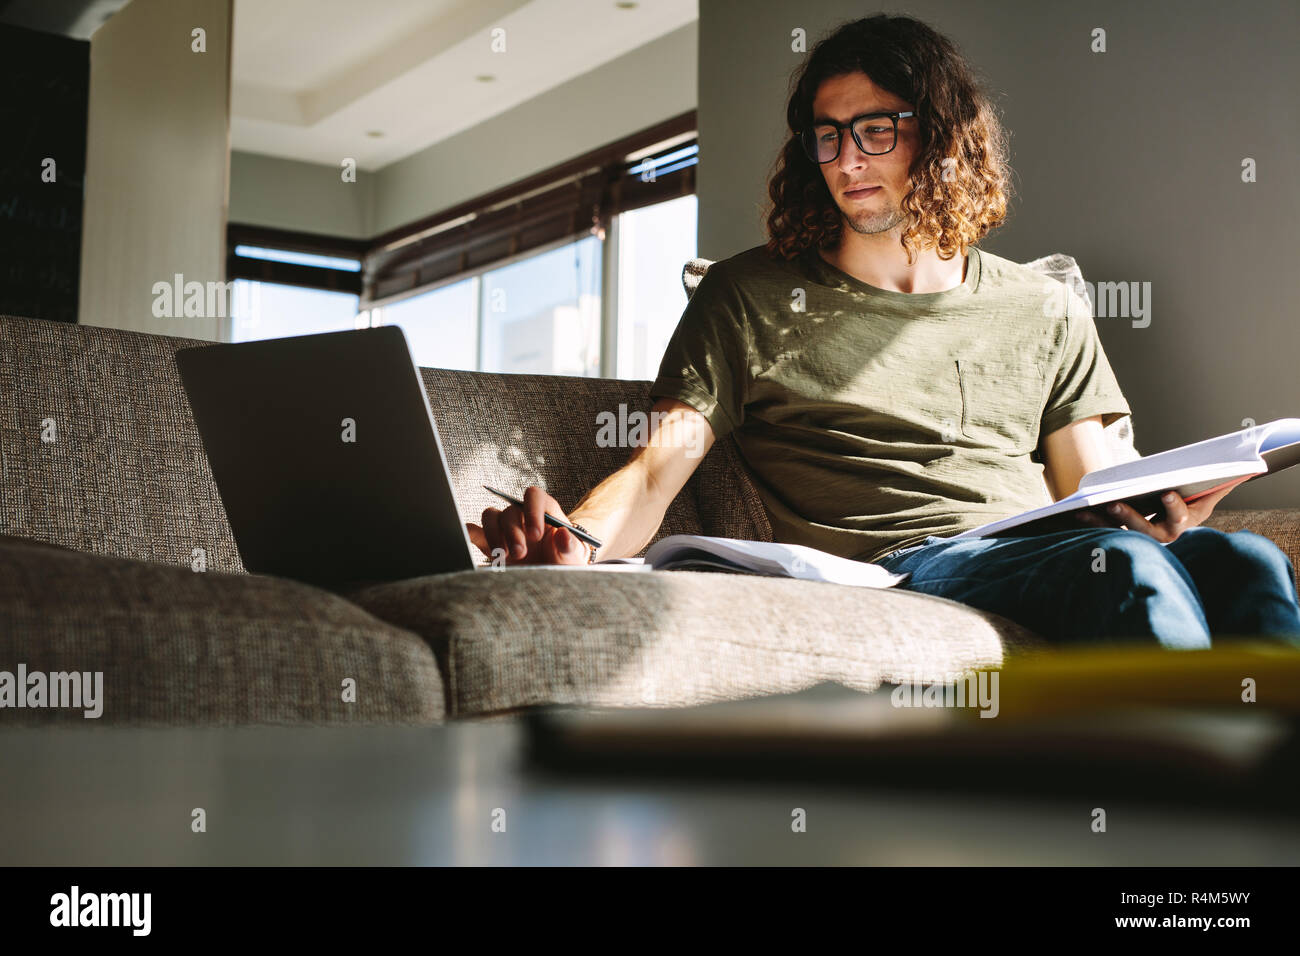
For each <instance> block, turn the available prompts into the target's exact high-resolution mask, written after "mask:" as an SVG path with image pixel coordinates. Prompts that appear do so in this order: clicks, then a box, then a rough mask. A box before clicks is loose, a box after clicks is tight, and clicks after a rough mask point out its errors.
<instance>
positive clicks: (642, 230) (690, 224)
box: [614, 196, 698, 379]
mask: <svg viewBox="0 0 1300 956" xmlns="http://www.w3.org/2000/svg"><path fill="white" fill-rule="evenodd" d="M697 208H698V204H697V201H696V198H695V197H694V196H683V197H681V198H680V199H672V200H669V201H668V202H661V203H656V204H655V205H653V206H643V207H642V208H640V209H634V210H632V211H631V212H625V213H623V214H622V215H621V216H620V217H619V228H618V357H617V360H616V362H615V364H614V374H615V376H616V377H618V378H640V379H654V378H655V377H656V376H657V375H658V374H659V360H660V359H661V358H662V357H663V354H664V348H665V347H666V346H667V345H668V339H669V338H671V337H672V334H673V330H674V329H676V328H677V322H678V320H679V319H681V317H682V311H683V310H684V309H685V308H686V290H684V289H683V288H682V267H683V266H684V265H685V264H686V261H687V260H688V259H693V258H695V255H696V252H695V226H696V210H697Z"/></svg>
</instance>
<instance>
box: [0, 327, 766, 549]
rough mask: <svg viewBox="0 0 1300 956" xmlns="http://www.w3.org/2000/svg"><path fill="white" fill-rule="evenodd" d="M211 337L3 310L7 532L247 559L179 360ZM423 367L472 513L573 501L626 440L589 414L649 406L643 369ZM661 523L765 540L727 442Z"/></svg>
mask: <svg viewBox="0 0 1300 956" xmlns="http://www.w3.org/2000/svg"><path fill="white" fill-rule="evenodd" d="M210 344H212V343H210V342H204V341H200V340H196V339H186V338H176V337H171V336H162V335H151V334H146V333H140V332H129V331H124V330H121V329H110V328H100V327H96V326H85V325H69V324H66V323H59V322H51V321H47V320H40V319H26V318H17V317H12V316H0V465H2V467H3V471H2V477H3V496H2V497H0V534H10V535H17V536H20V537H25V538H31V539H35V540H39V541H47V542H50V543H53V544H59V545H63V546H64V547H70V548H75V549H77V550H80V551H89V552H93V553H98V554H110V555H116V556H120V557H130V558H138V559H143V560H151V561H162V562H167V563H172V564H186V565H189V564H190V563H191V562H192V560H193V553H194V549H196V548H202V549H203V551H204V557H205V561H206V565H207V567H208V569H210V570H216V571H243V570H244V567H243V564H242V562H241V561H240V560H239V555H238V551H237V549H236V546H235V542H234V538H233V536H232V534H231V530H230V525H229V522H228V521H227V519H226V513H225V509H224V507H223V506H222V504H221V498H220V495H219V494H218V492H217V489H216V485H215V483H214V481H213V479H212V472H211V469H210V468H209V466H208V461H207V456H206V454H205V453H204V451H203V445H202V442H201V440H200V438H199V435H198V431H197V429H196V427H195V425H194V419H193V416H192V414H191V412H190V407H189V401H188V399H187V397H186V395H185V390H184V388H183V387H182V385H181V382H180V377H179V374H178V373H177V371H176V363H175V358H174V356H175V353H176V351H177V350H178V349H181V348H189V347H192V346H201V345H210ZM421 374H422V375H423V378H424V383H425V387H426V390H427V391H428V393H429V400H430V404H431V406H432V408H433V412H434V417H435V420H436V421H437V424H438V430H439V434H440V436H441V439H442V443H443V448H444V451H445V452H446V454H447V457H448V459H449V462H448V463H449V467H450V470H451V473H452V482H453V487H454V489H455V494H456V501H457V507H458V508H459V509H460V512H461V516H462V518H463V519H464V520H467V521H474V522H477V521H478V520H479V517H480V516H481V514H482V512H483V509H484V508H486V507H488V506H489V505H491V506H493V507H503V503H502V502H501V501H500V499H498V498H496V497H494V496H492V495H491V494H489V492H487V491H486V490H485V489H483V487H482V485H484V484H489V485H493V486H495V487H499V488H502V489H503V490H513V491H515V492H521V491H522V490H523V489H524V487H526V486H527V485H529V484H539V485H541V486H543V487H545V488H546V489H547V490H548V491H549V492H550V493H551V494H552V495H553V496H554V497H555V498H556V499H557V500H558V501H559V502H560V504H561V506H562V507H564V508H565V509H566V510H567V509H571V508H572V507H573V506H574V505H575V504H576V503H577V501H578V499H579V498H580V497H581V496H582V495H583V494H585V493H586V492H587V491H588V490H589V489H590V488H592V487H593V486H594V485H596V484H597V483H599V482H600V481H601V480H602V479H603V478H605V477H606V476H607V475H609V474H610V473H611V472H613V471H614V470H615V469H617V468H618V467H619V466H621V465H622V464H624V463H625V462H626V461H627V458H628V455H629V454H630V451H631V449H630V448H627V447H618V446H616V445H615V446H612V447H600V446H599V445H598V444H597V431H598V428H597V424H596V422H597V418H596V416H597V414H598V413H600V412H609V413H612V414H613V415H614V416H615V417H617V416H618V415H619V413H620V404H622V405H624V407H625V409H626V412H627V413H628V414H630V413H631V412H633V411H637V410H640V411H643V412H644V411H648V410H649V408H650V403H649V388H650V382H648V381H625V380H619V379H595V378H580V377H572V376H558V375H498V374H491V373H481V372H462V371H453V370H449V369H432V368H429V369H422V370H421ZM231 387H232V388H237V387H238V383H237V382H232V383H231ZM46 423H49V424H46ZM43 436H45V437H48V438H53V439H54V440H53V441H43V440H42V437H43ZM669 534H713V535H719V536H723V537H739V538H761V539H763V540H770V539H771V530H770V528H768V527H767V523H766V516H765V513H764V511H763V510H762V504H761V502H760V500H759V499H758V497H757V493H756V492H755V491H754V489H753V488H752V486H750V485H748V483H747V481H746V480H745V479H744V477H743V476H742V475H741V473H740V466H739V463H738V461H737V459H736V455H735V450H734V447H733V446H732V444H731V443H730V442H729V441H727V442H719V443H716V444H715V445H714V447H713V448H712V449H710V451H709V453H708V454H707V455H706V456H705V458H704V460H703V461H702V462H701V463H700V466H699V468H698V469H696V472H695V474H694V475H693V476H692V477H691V480H690V482H689V483H688V484H687V486H686V488H685V489H684V491H683V493H682V494H680V495H678V496H677V499H676V500H675V501H674V502H673V504H672V506H671V507H670V508H669V511H668V513H667V514H666V515H665V518H664V521H663V524H662V526H661V527H660V529H659V531H658V532H657V534H656V535H655V540H658V539H659V538H661V537H665V536H667V535H669ZM475 556H476V557H477V558H479V559H480V561H481V562H483V563H486V560H487V559H486V558H485V557H483V556H481V555H479V554H478V552H477V549H475Z"/></svg>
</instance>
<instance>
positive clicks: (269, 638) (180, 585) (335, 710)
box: [0, 537, 444, 724]
mask: <svg viewBox="0 0 1300 956" xmlns="http://www.w3.org/2000/svg"><path fill="white" fill-rule="evenodd" d="M19 665H25V669H26V671H27V673H29V674H32V673H38V672H39V673H45V674H48V673H50V672H71V671H77V672H90V673H92V674H93V673H94V672H96V671H102V672H103V678H102V679H103V694H102V700H103V703H102V716H100V717H99V718H98V719H97V720H94V721H86V719H85V717H84V712H83V711H82V710H72V709H66V708H57V707H47V708H17V709H14V708H11V707H3V708H0V723H4V724H15V723H20V724H24V723H25V724H30V723H46V722H52V721H64V722H66V721H69V720H72V721H82V722H85V723H88V724H94V723H114V724H117V723H128V724H252V723H329V724H335V723H404V724H405V723H410V724H431V723H436V722H437V721H439V720H440V719H441V718H442V717H443V713H444V711H443V693H442V679H441V676H440V675H439V673H438V667H437V664H436V662H435V660H434V657H433V654H432V652H431V651H430V650H429V647H428V645H427V644H426V643H425V642H424V641H423V640H422V639H421V638H420V637H419V636H417V635H415V634H412V633H409V632H407V631H403V630H401V629H399V628H397V627H393V626H392V625H389V624H386V623H384V622H383V621H380V620H378V619H376V618H374V617H372V616H371V615H369V614H367V613H366V612H364V611H362V610H361V609H360V608H358V607H356V606H355V605H352V604H349V603H348V602H347V601H346V600H344V599H343V598H341V597H338V596H336V595H333V594H330V593H328V592H326V591H320V590H317V589H315V588H312V587H309V586H307V585H305V584H298V583H295V582H291V581H284V580H280V579H277V578H272V577H266V576H263V575H254V574H222V573H219V572H211V571H209V572H204V573H196V572H194V571H191V570H190V569H189V568H187V567H175V566H168V565H163V564H156V563H152V562H146V561H135V560H131V559H124V558H115V557H104V556H100V555H92V554H85V553H82V552H79V551H72V550H68V549H64V548H61V547H55V546H51V545H48V544H42V543H38V542H32V541H25V540H22V539H19V538H13V537H0V671H5V672H8V673H9V674H13V675H16V674H17V673H18V667H19ZM345 678H352V679H354V680H355V681H356V695H355V696H356V700H355V702H354V703H346V702H344V701H343V699H342V698H343V681H344V679H345Z"/></svg>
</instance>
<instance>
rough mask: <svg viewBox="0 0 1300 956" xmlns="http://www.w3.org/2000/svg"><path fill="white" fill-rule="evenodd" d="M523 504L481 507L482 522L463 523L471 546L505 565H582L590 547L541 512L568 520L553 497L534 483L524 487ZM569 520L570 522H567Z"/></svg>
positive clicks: (585, 560)
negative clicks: (557, 526)
mask: <svg viewBox="0 0 1300 956" xmlns="http://www.w3.org/2000/svg"><path fill="white" fill-rule="evenodd" d="M523 502H524V506H523V507H522V508H521V507H519V506H518V505H509V506H507V507H506V508H504V509H502V508H485V509H484V511H483V517H482V519H481V520H482V522H483V523H482V525H477V524H474V523H473V522H472V521H467V522H466V523H465V528H466V530H467V531H469V539H470V540H471V541H472V542H474V545H475V547H477V548H478V549H479V550H480V551H482V552H483V553H484V554H486V555H487V556H488V557H489V558H493V557H494V555H493V552H498V553H497V554H496V555H495V557H497V558H500V557H502V555H501V553H500V552H501V551H502V550H504V552H505V554H504V557H505V563H506V564H586V563H587V553H588V551H590V548H589V547H588V546H587V545H586V544H585V543H584V542H582V541H580V540H579V539H578V538H577V537H576V536H574V535H573V534H571V533H569V532H568V531H566V530H565V529H564V528H555V527H552V526H551V525H548V524H547V523H546V522H545V521H544V520H543V519H542V515H543V514H547V513H549V514H551V515H554V516H555V517H557V518H563V519H564V520H565V521H568V520H569V518H568V516H567V515H566V514H565V513H564V510H563V509H562V508H561V507H560V506H559V504H558V503H557V502H556V500H555V499H554V498H552V497H551V496H550V495H548V494H547V493H546V492H545V491H544V490H542V489H541V488H539V487H538V486H537V485H529V486H528V488H526V489H525V490H524V497H523ZM570 523H572V522H570Z"/></svg>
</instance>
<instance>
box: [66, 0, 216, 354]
mask: <svg viewBox="0 0 1300 956" xmlns="http://www.w3.org/2000/svg"><path fill="white" fill-rule="evenodd" d="M231 10H232V4H231V0H132V2H131V3H130V4H128V5H127V6H126V7H124V8H123V9H122V10H121V11H119V12H118V13H117V14H116V15H115V16H113V18H112V19H110V20H109V21H108V22H107V23H105V25H104V26H103V27H101V28H100V29H99V30H98V31H97V32H96V33H95V34H94V36H93V37H91V41H90V114H89V121H88V124H87V136H86V198H85V212H84V227H83V233H82V249H81V301H80V309H79V316H78V321H80V322H81V323H83V324H86V325H101V326H112V327H116V328H123V329H134V330H137V331H142V332H154V333H161V334H164V335H180V336H189V337H192V338H201V339H208V340H213V341H215V340H219V339H220V338H221V337H222V336H223V334H224V323H223V319H222V318H220V317H218V316H203V317H189V318H185V317H179V318H169V317H163V318H159V317H156V316H155V315H154V314H153V305H154V300H155V295H156V294H155V292H154V290H153V287H154V284H155V283H158V282H167V283H171V282H173V281H174V276H175V275H176V274H177V273H179V274H181V275H183V276H184V279H185V281H187V282H188V281H198V282H202V283H204V284H205V286H206V283H208V282H222V281H224V279H225V247H226V241H225V231H226V197H227V193H228V184H229V157H230V27H231ZM196 27H198V28H202V29H204V30H205V31H206V34H207V35H206V52H204V53H195V52H192V51H191V42H192V41H191V31H192V30H193V29H195V28H196Z"/></svg>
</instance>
